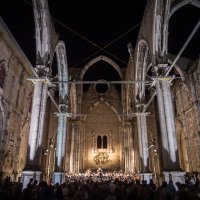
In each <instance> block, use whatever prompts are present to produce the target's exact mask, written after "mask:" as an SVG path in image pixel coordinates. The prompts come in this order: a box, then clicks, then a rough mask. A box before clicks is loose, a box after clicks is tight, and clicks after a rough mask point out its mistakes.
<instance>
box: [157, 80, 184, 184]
mask: <svg viewBox="0 0 200 200" xmlns="http://www.w3.org/2000/svg"><path fill="white" fill-rule="evenodd" d="M170 80H171V78H159V79H158V80H157V85H156V89H157V100H158V111H159V119H160V130H161V140H162V156H163V171H164V172H163V173H164V175H165V180H166V181H169V180H170V179H171V180H173V182H174V183H175V182H176V181H179V182H183V174H182V173H181V170H180V164H179V157H178V148H177V141H176V132H175V121H174V110H173V104H172V96H171V90H170ZM179 172H180V173H179Z"/></svg>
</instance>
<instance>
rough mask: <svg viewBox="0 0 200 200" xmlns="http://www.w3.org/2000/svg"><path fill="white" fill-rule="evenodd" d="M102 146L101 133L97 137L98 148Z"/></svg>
mask: <svg viewBox="0 0 200 200" xmlns="http://www.w3.org/2000/svg"><path fill="white" fill-rule="evenodd" d="M101 148H102V140H101V136H100V135H99V136H98V137H97V149H101Z"/></svg>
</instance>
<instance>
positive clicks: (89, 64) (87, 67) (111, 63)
mask: <svg viewBox="0 0 200 200" xmlns="http://www.w3.org/2000/svg"><path fill="white" fill-rule="evenodd" d="M101 60H103V61H105V62H107V63H108V64H110V65H111V66H112V67H113V68H115V70H116V71H117V72H118V74H119V76H120V78H121V79H123V73H122V71H121V69H120V67H119V65H117V63H115V62H114V61H113V60H111V59H110V58H108V57H107V56H103V55H100V56H97V57H96V58H94V59H92V60H91V61H89V62H88V63H87V64H86V65H85V66H84V68H83V70H82V71H81V74H80V80H83V77H84V75H85V73H86V71H87V70H88V69H89V68H90V67H92V66H94V64H95V63H97V62H99V61H101Z"/></svg>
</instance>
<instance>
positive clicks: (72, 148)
mask: <svg viewBox="0 0 200 200" xmlns="http://www.w3.org/2000/svg"><path fill="white" fill-rule="evenodd" d="M74 138H75V124H74V123H72V128H71V149H70V169H69V171H70V172H71V173H73V172H74Z"/></svg>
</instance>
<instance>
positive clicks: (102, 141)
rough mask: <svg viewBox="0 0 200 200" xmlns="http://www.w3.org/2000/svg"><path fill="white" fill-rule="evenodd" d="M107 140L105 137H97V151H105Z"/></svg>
mask: <svg viewBox="0 0 200 200" xmlns="http://www.w3.org/2000/svg"><path fill="white" fill-rule="evenodd" d="M107 147H108V139H107V136H105V135H104V136H100V135H98V136H97V149H107Z"/></svg>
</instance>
